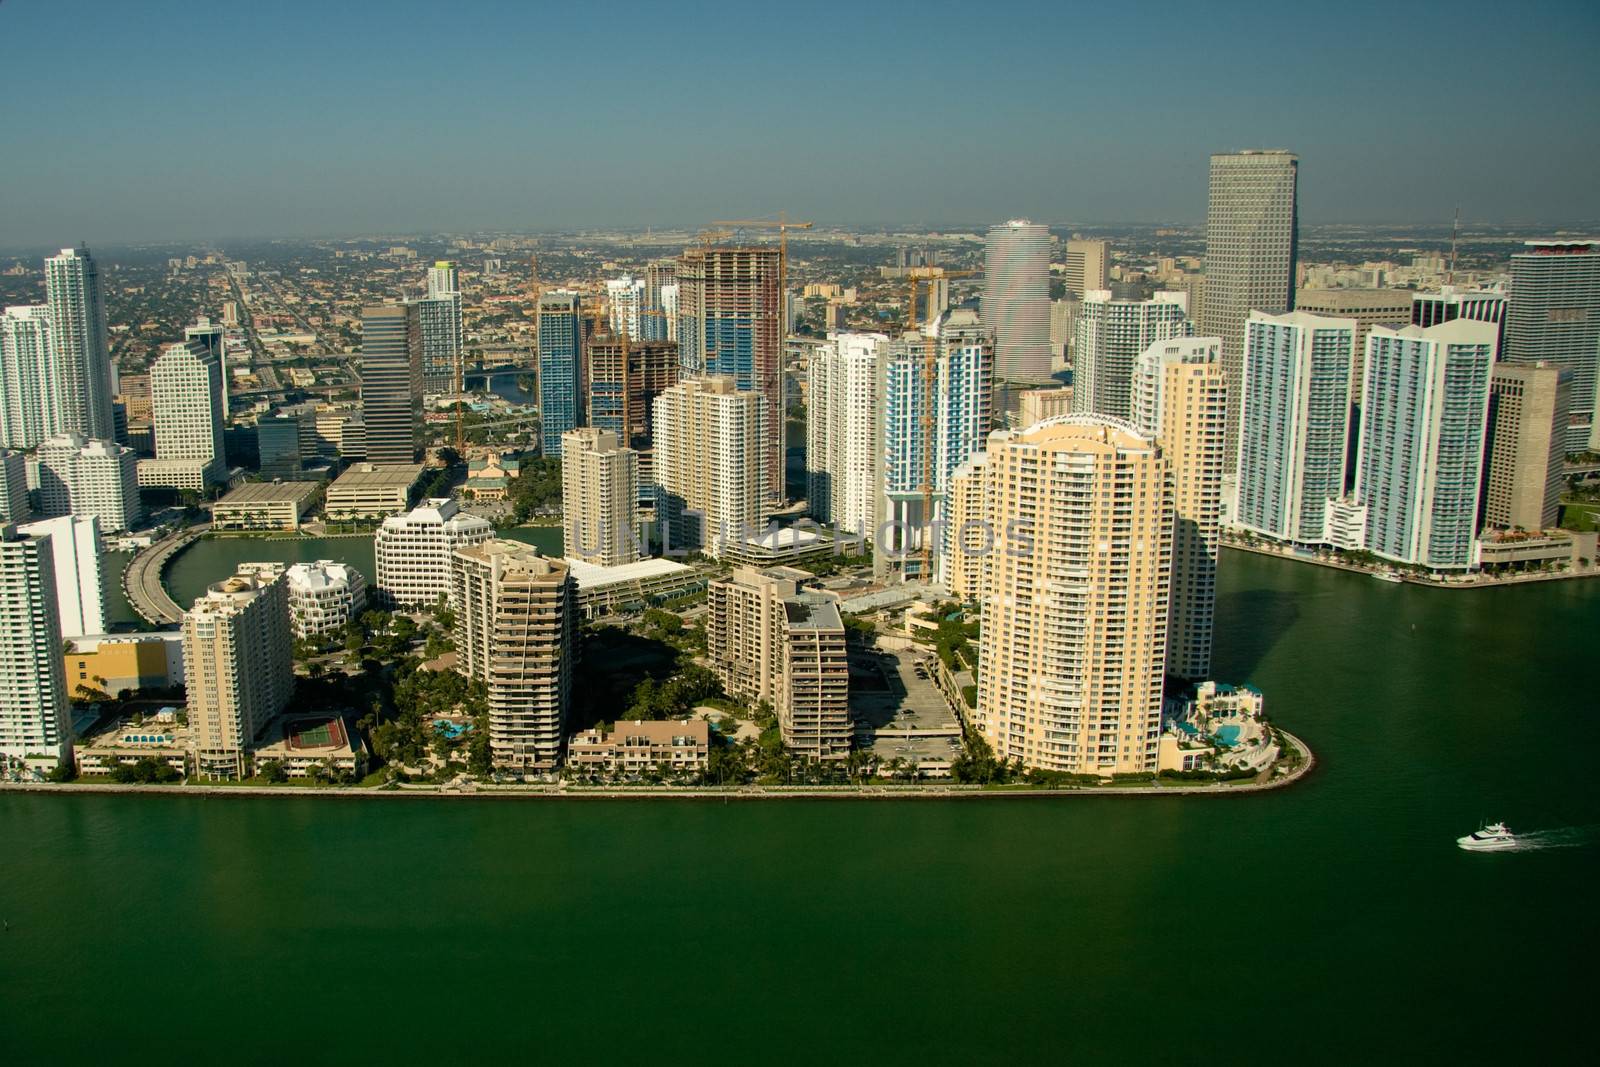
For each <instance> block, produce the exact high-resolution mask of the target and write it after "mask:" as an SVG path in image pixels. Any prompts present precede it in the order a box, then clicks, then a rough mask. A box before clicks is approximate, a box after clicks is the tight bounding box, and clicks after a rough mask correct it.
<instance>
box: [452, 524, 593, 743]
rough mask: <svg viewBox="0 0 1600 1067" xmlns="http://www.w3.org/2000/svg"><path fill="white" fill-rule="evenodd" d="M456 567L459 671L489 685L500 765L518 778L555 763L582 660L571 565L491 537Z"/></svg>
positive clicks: (459, 557)
mask: <svg viewBox="0 0 1600 1067" xmlns="http://www.w3.org/2000/svg"><path fill="white" fill-rule="evenodd" d="M452 572H453V580H454V583H455V590H456V595H455V602H456V604H457V605H458V607H457V616H456V618H457V622H456V647H457V652H458V654H459V656H460V670H461V672H462V673H463V674H465V675H466V676H467V677H468V678H475V679H478V680H480V681H482V682H483V683H484V684H485V686H486V687H487V688H488V691H489V693H488V703H489V751H490V755H491V758H492V760H493V761H494V765H495V766H496V767H498V768H500V769H503V770H507V771H510V772H512V773H514V774H519V775H521V774H526V773H529V772H537V771H547V770H551V769H553V768H554V767H555V766H556V763H557V762H558V761H559V760H560V758H561V752H562V748H563V746H564V744H565V739H566V726H567V709H568V705H569V703H570V701H571V696H572V670H573V667H574V666H575V665H576V661H577V658H578V643H577V641H578V632H577V583H576V582H574V581H573V579H572V574H571V571H570V570H569V568H568V567H567V565H566V564H565V563H563V562H562V561H561V560H558V559H548V558H546V557H544V556H542V555H540V554H539V551H538V550H537V549H535V548H534V547H533V546H532V545H526V544H523V543H522V542H520V541H502V540H498V539H491V540H488V541H484V542H483V543H481V544H476V545H469V546H467V547H465V548H461V549H458V550H457V551H456V553H455V556H454V559H453V561H452Z"/></svg>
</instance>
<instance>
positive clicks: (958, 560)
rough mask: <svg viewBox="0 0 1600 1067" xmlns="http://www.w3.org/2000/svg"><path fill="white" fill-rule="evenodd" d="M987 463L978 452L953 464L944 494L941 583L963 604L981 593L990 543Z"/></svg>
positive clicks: (987, 455)
mask: <svg viewBox="0 0 1600 1067" xmlns="http://www.w3.org/2000/svg"><path fill="white" fill-rule="evenodd" d="M1023 395H1024V396H1026V395H1027V394H1026V393H1024V394H1023ZM988 462H989V453H987V452H979V453H977V454H975V455H974V456H972V458H970V459H968V460H967V461H966V462H965V463H963V464H961V466H959V467H957V468H956V469H955V470H954V471H953V472H951V475H950V489H949V491H948V492H947V493H946V495H945V530H944V541H945V558H944V583H945V585H947V586H948V587H949V589H950V595H951V596H953V597H955V598H956V599H957V600H960V601H964V602H966V603H973V602H975V601H977V599H978V598H979V596H980V595H981V594H982V583H983V557H984V554H985V553H986V552H987V551H988V548H989V547H990V545H991V544H992V543H993V538H992V536H991V535H990V533H989V529H990V527H989V520H988V516H987V514H986V513H985V511H984V485H983V475H984V471H985V470H986V469H987V468H988Z"/></svg>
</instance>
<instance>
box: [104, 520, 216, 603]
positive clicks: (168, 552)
mask: <svg viewBox="0 0 1600 1067" xmlns="http://www.w3.org/2000/svg"><path fill="white" fill-rule="evenodd" d="M209 529H211V524H210V523H208V522H203V523H200V524H198V525H195V526H187V527H184V528H183V529H182V530H179V531H177V532H176V533H173V534H170V535H168V536H167V537H164V538H162V539H161V540H159V541H157V542H155V543H154V544H152V545H151V546H150V547H149V548H146V549H144V550H142V551H141V552H139V553H138V554H137V555H136V556H134V557H133V559H131V560H129V561H128V569H127V570H125V571H123V573H122V590H123V592H124V593H126V594H127V595H128V603H129V604H131V605H133V610H134V611H136V612H138V613H139V617H140V618H142V619H144V621H145V622H148V623H149V624H150V625H152V626H175V625H177V624H178V623H180V622H182V621H183V609H182V608H181V607H179V606H178V602H177V601H175V600H173V599H172V597H171V595H170V594H168V592H167V587H166V586H165V585H163V584H162V582H161V576H162V574H163V573H164V572H165V571H166V569H167V564H168V562H170V561H171V559H172V557H173V556H175V555H177V554H178V553H179V552H181V551H183V550H184V549H185V548H188V547H189V545H191V544H192V543H194V542H195V541H197V540H199V539H200V537H201V536H202V535H203V534H204V533H205V532H206V531H207V530H209Z"/></svg>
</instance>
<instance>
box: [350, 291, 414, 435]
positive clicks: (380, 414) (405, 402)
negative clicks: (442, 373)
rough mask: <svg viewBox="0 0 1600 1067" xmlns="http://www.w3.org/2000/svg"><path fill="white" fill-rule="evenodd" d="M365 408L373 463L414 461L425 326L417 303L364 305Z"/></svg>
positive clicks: (363, 381)
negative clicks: (418, 313) (419, 314)
mask: <svg viewBox="0 0 1600 1067" xmlns="http://www.w3.org/2000/svg"><path fill="white" fill-rule="evenodd" d="M361 412H362V416H363V421H365V423H366V430H367V457H366V458H367V461H368V462H369V463H415V462H416V459H417V446H418V445H419V443H420V439H421V436H422V328H421V325H420V321H419V319H418V315H417V306H416V305H415V304H381V305H379V306H377V307H368V308H363V309H362V310H361Z"/></svg>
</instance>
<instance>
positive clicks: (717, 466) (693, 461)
mask: <svg viewBox="0 0 1600 1067" xmlns="http://www.w3.org/2000/svg"><path fill="white" fill-rule="evenodd" d="M766 411H767V405H766V400H765V398H764V397H762V396H761V395H760V394H759V393H756V392H754V391H753V390H749V389H740V388H738V386H737V384H736V383H735V382H734V380H733V379H732V378H729V377H725V376H718V377H712V378H691V379H689V380H687V381H681V382H679V383H678V384H677V385H674V386H673V387H672V388H671V389H668V390H666V391H665V392H664V393H662V394H661V395H660V396H658V397H656V401H655V484H656V517H657V519H658V520H659V522H660V525H661V538H662V541H663V543H664V545H665V548H666V551H667V552H668V553H669V554H673V553H682V552H685V551H701V552H704V553H706V554H707V555H709V556H712V557H714V558H720V557H721V556H722V554H723V552H724V550H725V549H726V547H727V546H728V545H730V544H736V543H738V542H740V541H742V540H743V539H744V538H745V537H746V536H759V535H760V534H761V533H762V532H763V531H764V529H765V523H764V521H763V520H764V519H765V516H766V511H767V508H766V503H767V491H766V483H765V478H766V465H765V464H764V463H762V462H761V457H762V448H763V445H764V442H765V441H766V433H765V430H766V426H765V422H766Z"/></svg>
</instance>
